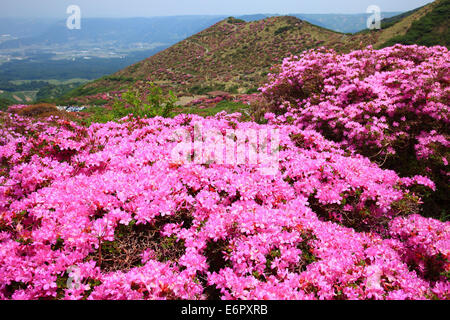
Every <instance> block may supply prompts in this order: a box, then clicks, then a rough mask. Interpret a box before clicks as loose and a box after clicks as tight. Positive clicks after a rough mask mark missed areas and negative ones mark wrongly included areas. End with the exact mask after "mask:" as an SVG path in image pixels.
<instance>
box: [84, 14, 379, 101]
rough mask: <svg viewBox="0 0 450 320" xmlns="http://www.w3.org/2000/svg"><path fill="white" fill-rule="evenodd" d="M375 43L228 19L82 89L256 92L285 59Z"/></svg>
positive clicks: (291, 22)
mask: <svg viewBox="0 0 450 320" xmlns="http://www.w3.org/2000/svg"><path fill="white" fill-rule="evenodd" d="M374 37H375V35H344V34H341V33H337V32H334V31H331V30H327V29H324V28H321V27H318V26H315V25H312V24H310V23H308V22H305V21H302V20H299V19H297V18H295V17H287V16H280V17H272V18H267V19H263V20H260V21H254V22H248V23H247V22H245V21H243V20H240V19H235V18H228V19H225V20H223V21H221V22H219V23H217V24H215V25H213V26H212V27H210V28H208V29H206V30H204V31H202V32H200V33H198V34H196V35H194V36H191V37H189V38H187V39H186V40H183V41H181V42H179V43H177V44H176V45H174V46H172V47H170V48H169V49H167V50H164V51H162V52H160V53H158V54H156V55H154V56H152V57H150V58H148V59H146V60H144V61H142V62H139V63H137V64H134V65H132V66H130V67H128V68H126V69H124V70H121V71H119V72H117V73H115V74H114V75H112V76H110V77H106V78H103V79H100V80H98V81H96V82H94V83H90V84H87V85H86V86H85V89H86V90H89V91H92V90H93V89H94V88H95V90H94V91H101V90H102V88H108V89H111V88H114V89H119V88H121V87H123V85H124V80H128V82H130V81H129V80H132V81H137V80H151V81H153V82H155V83H157V84H159V85H160V86H162V87H167V88H170V89H172V90H174V91H175V92H177V93H181V92H184V93H188V92H189V93H204V92H207V91H212V90H226V91H229V92H246V91H248V90H255V88H257V87H258V86H259V85H260V84H261V82H262V81H264V80H265V79H266V74H267V72H269V70H270V67H271V66H273V65H276V64H279V63H281V61H282V59H283V58H284V57H287V56H289V55H290V54H293V55H296V54H300V53H301V52H303V51H304V50H307V49H310V48H316V47H319V46H327V47H329V48H334V49H335V50H337V51H350V50H353V49H355V48H358V47H361V46H365V45H368V44H370V43H372V42H373V41H374V39H375V38H374ZM81 92H82V91H81Z"/></svg>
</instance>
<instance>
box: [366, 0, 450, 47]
mask: <svg viewBox="0 0 450 320" xmlns="http://www.w3.org/2000/svg"><path fill="white" fill-rule="evenodd" d="M449 10H450V0H437V1H434V2H432V3H430V4H428V5H426V6H424V7H421V8H418V9H416V10H412V11H410V12H408V13H405V14H402V15H400V16H397V17H393V18H390V19H387V20H385V23H384V26H383V29H382V30H381V31H378V32H377V33H378V39H377V41H376V43H375V47H378V48H381V47H386V46H391V45H394V44H396V43H402V44H419V45H437V44H440V45H447V46H448V37H449V35H448V21H449V19H450V16H449ZM446 39H447V40H446Z"/></svg>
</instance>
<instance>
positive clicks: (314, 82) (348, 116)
mask: <svg viewBox="0 0 450 320" xmlns="http://www.w3.org/2000/svg"><path fill="white" fill-rule="evenodd" d="M449 70H450V53H449V52H448V49H447V48H445V47H439V46H436V47H431V48H427V47H420V46H416V45H413V46H402V45H396V46H394V47H390V48H385V49H382V50H374V49H372V48H371V47H368V48H367V49H365V50H357V51H353V52H351V53H349V54H337V53H336V52H334V51H332V50H327V49H323V48H322V49H318V50H310V51H307V52H305V53H303V54H302V55H301V56H300V57H290V58H286V59H285V60H284V62H283V64H282V66H281V68H280V70H279V72H278V73H276V74H272V75H270V76H269V80H270V81H269V83H268V84H266V85H265V86H264V87H263V88H261V90H262V93H263V95H264V96H265V97H266V98H267V99H268V100H270V101H271V103H272V112H273V113H275V116H278V117H275V118H276V119H273V120H272V122H273V123H280V122H282V123H286V122H287V123H292V124H296V125H298V126H300V127H301V128H303V129H314V130H317V131H319V132H321V133H322V134H323V135H324V136H325V137H327V138H329V139H331V140H333V141H336V142H338V143H339V144H340V145H341V146H344V147H349V148H352V149H354V150H357V151H358V152H360V153H362V154H364V155H365V156H368V157H370V158H371V159H373V160H375V161H378V162H379V163H383V164H384V163H386V161H390V159H394V160H395V159H398V158H402V157H405V156H406V155H408V154H411V153H412V154H414V152H416V158H417V160H420V161H421V162H423V163H424V164H425V165H430V163H431V164H432V165H434V166H435V167H436V168H437V171H438V172H439V171H441V173H440V175H441V178H442V177H444V179H447V178H446V176H447V174H448V162H449V160H450V154H449V153H448V147H449V145H450V138H449V137H450V131H449V129H448V128H449V126H448V124H449V109H448V108H449V105H450V86H449V83H450V73H449ZM409 162H410V160H409ZM398 164H399V167H401V166H402V165H404V163H402V162H398ZM425 173H426V172H425V171H423V172H418V174H425ZM447 183H448V180H447Z"/></svg>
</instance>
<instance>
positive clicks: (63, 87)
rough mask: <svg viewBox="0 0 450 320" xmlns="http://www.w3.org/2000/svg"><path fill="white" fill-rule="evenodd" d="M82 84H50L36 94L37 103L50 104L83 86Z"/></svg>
mask: <svg viewBox="0 0 450 320" xmlns="http://www.w3.org/2000/svg"><path fill="white" fill-rule="evenodd" d="M81 85H82V82H75V83H68V84H60V85H56V84H48V85H47V86H45V87H43V88H41V89H40V90H39V91H38V93H37V94H36V101H37V102H44V101H46V102H50V101H53V100H54V99H56V98H59V97H61V96H63V95H65V94H66V93H68V92H70V91H71V90H73V89H75V88H77V87H78V86H81Z"/></svg>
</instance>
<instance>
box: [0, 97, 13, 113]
mask: <svg viewBox="0 0 450 320" xmlns="http://www.w3.org/2000/svg"><path fill="white" fill-rule="evenodd" d="M13 104H14V102H13V101H12V100H9V99H6V98H1V97H0V111H6V110H7V109H8V107H9V106H12V105H13Z"/></svg>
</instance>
